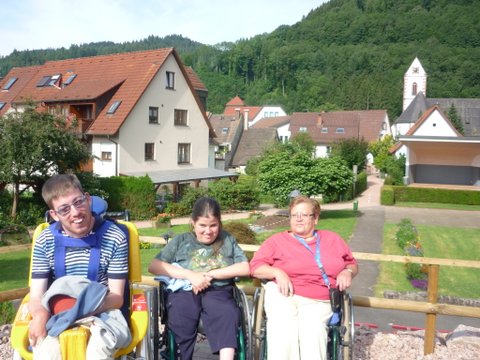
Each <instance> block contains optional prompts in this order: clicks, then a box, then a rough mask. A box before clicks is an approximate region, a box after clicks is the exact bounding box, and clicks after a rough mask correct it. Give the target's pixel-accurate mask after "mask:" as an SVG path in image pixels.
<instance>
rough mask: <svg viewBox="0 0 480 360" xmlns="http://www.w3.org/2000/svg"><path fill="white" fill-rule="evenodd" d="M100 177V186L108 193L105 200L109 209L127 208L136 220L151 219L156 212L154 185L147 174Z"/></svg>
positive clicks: (119, 209)
mask: <svg viewBox="0 0 480 360" xmlns="http://www.w3.org/2000/svg"><path fill="white" fill-rule="evenodd" d="M100 179H101V180H100V182H101V185H102V188H103V189H105V192H106V193H108V197H107V198H106V200H107V202H108V209H109V211H124V210H126V209H128V210H129V211H130V214H131V216H132V218H133V219H137V220H145V219H151V218H152V217H153V216H155V214H156V213H157V210H156V209H155V187H154V186H153V183H152V180H151V179H150V178H149V177H148V176H142V177H133V176H112V177H109V178H100ZM95 195H97V194H95Z"/></svg>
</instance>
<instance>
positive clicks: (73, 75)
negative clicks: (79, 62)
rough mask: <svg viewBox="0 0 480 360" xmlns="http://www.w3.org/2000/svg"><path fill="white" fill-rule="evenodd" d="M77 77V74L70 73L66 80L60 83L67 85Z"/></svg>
mask: <svg viewBox="0 0 480 360" xmlns="http://www.w3.org/2000/svg"><path fill="white" fill-rule="evenodd" d="M76 77H77V74H72V75H70V76H69V77H68V78H67V80H66V81H65V82H64V83H63V84H62V85H63V86H68V85H70V84H71V83H72V81H73V80H75V78H76Z"/></svg>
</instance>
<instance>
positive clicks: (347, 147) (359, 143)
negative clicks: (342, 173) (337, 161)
mask: <svg viewBox="0 0 480 360" xmlns="http://www.w3.org/2000/svg"><path fill="white" fill-rule="evenodd" d="M367 154H368V143H367V142H366V141H365V140H364V139H363V138H362V139H355V138H351V139H344V140H341V141H338V142H336V143H334V144H333V146H332V151H331V152H330V156H331V157H335V156H338V157H340V158H342V159H343V160H345V162H346V163H347V165H348V167H349V168H350V169H352V168H353V165H357V166H358V171H359V172H360V171H362V170H363V169H365V164H366V161H367Z"/></svg>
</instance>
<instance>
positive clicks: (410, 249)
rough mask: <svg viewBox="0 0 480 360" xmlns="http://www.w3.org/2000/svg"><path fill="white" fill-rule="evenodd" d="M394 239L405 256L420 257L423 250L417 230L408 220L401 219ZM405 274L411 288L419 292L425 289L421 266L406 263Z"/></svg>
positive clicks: (425, 273)
mask: <svg viewBox="0 0 480 360" xmlns="http://www.w3.org/2000/svg"><path fill="white" fill-rule="evenodd" d="M395 239H396V241H397V245H398V247H400V248H401V249H402V250H403V251H404V254H405V255H406V256H422V257H423V249H422V245H421V244H420V238H419V236H418V232H417V229H416V228H415V226H413V224H412V221H411V220H410V219H402V220H401V221H400V223H399V224H398V229H397V232H396V233H395ZM405 272H406V276H407V279H408V280H410V283H411V284H412V286H413V287H415V288H417V289H421V290H426V289H427V272H426V269H425V266H424V265H422V264H414V263H406V264H405Z"/></svg>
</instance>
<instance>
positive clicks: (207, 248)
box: [148, 197, 249, 360]
mask: <svg viewBox="0 0 480 360" xmlns="http://www.w3.org/2000/svg"><path fill="white" fill-rule="evenodd" d="M191 223H192V227H193V231H192V232H188V233H184V234H181V235H178V236H176V237H174V238H173V239H172V240H171V241H170V242H169V243H168V244H167V245H166V246H165V248H164V249H163V250H162V251H161V252H160V253H158V254H157V256H156V257H155V259H153V260H152V262H151V263H150V266H149V268H148V271H149V272H151V273H152V274H154V275H160V276H162V277H168V278H170V279H171V280H172V281H171V284H172V285H173V284H174V283H175V284H176V286H169V287H167V289H169V290H168V292H167V311H168V327H169V329H171V330H172V332H173V333H174V335H175V342H176V343H177V346H178V348H179V350H180V354H181V358H182V359H183V360H186V359H191V358H192V356H193V351H194V347H195V341H196V336H197V327H198V323H199V320H200V319H202V322H203V326H204V329H205V333H206V336H207V339H208V341H209V343H210V347H211V349H212V352H213V353H219V354H220V360H227V359H233V358H234V353H235V349H236V347H237V329H238V326H239V321H240V320H239V319H240V315H239V310H238V307H237V304H236V303H235V300H234V298H233V287H232V286H233V279H234V278H235V277H237V276H248V275H249V265H248V259H247V257H246V256H245V254H244V252H243V250H242V249H241V248H240V247H239V246H238V244H237V241H236V239H235V237H233V236H232V235H231V234H230V233H228V232H226V231H223V230H222V221H221V210H220V205H219V204H218V202H217V201H216V200H214V199H212V198H208V197H203V198H200V199H199V200H197V202H196V203H195V205H194V206H193V210H192V218H191ZM178 280H182V282H181V283H182V285H181V286H178V283H179V282H178Z"/></svg>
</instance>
